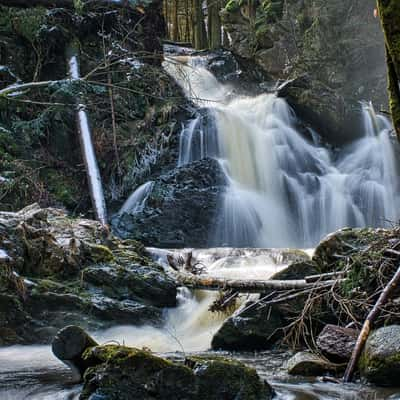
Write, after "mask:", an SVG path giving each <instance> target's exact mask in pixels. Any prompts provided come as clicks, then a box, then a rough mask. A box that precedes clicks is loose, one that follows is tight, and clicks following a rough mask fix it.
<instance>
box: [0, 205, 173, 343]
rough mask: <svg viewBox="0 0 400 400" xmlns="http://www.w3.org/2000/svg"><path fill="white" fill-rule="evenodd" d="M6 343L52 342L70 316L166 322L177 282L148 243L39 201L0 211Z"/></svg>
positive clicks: (95, 325)
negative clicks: (156, 260) (158, 262)
mask: <svg viewBox="0 0 400 400" xmlns="http://www.w3.org/2000/svg"><path fill="white" fill-rule="evenodd" d="M0 249H1V254H2V257H1V258H0V345H1V344H13V343H48V342H49V341H50V339H51V338H52V336H53V335H54V333H55V332H56V331H57V330H58V329H59V328H62V327H63V326H65V325H66V324H79V325H81V326H83V327H84V328H86V329H91V330H97V329H101V328H107V327H110V326H112V325H114V324H132V325H143V324H152V325H157V326H158V325H160V324H161V323H162V322H163V308H164V307H173V306H175V305H176V295H177V289H176V284H175V282H174V281H173V280H172V279H171V278H169V277H168V276H167V275H166V274H165V272H164V271H163V269H162V268H161V267H160V266H158V265H155V264H154V263H153V262H152V261H151V260H150V259H149V258H148V257H147V253H146V252H145V249H144V247H143V245H141V244H140V243H138V242H135V241H132V240H125V241H123V240H120V239H118V238H116V237H114V236H112V235H110V232H109V230H108V229H107V228H106V227H104V226H103V225H101V224H100V223H98V222H96V221H91V220H87V219H81V218H70V217H69V216H68V215H67V214H66V213H65V212H64V211H62V210H57V209H51V208H48V209H42V208H40V207H39V206H38V205H33V206H30V207H27V208H25V209H23V210H21V211H19V212H17V213H12V212H0Z"/></svg>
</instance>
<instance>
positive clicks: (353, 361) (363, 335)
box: [343, 267, 400, 382]
mask: <svg viewBox="0 0 400 400" xmlns="http://www.w3.org/2000/svg"><path fill="white" fill-rule="evenodd" d="M399 282H400V267H399V268H398V269H397V271H396V273H395V274H394V276H393V278H392V279H391V280H390V282H389V283H388V284H387V285H386V286H385V288H384V289H383V291H382V293H381V295H380V296H379V299H378V300H377V302H376V303H375V305H374V307H373V308H372V310H371V311H370V312H369V314H368V316H367V318H366V320H365V322H364V324H363V327H362V329H361V332H360V334H359V336H358V339H357V342H356V345H355V346H354V350H353V354H352V355H351V358H350V361H349V363H348V365H347V368H346V372H345V373H344V376H343V381H344V382H350V381H351V379H352V377H353V374H354V371H355V369H356V366H357V363H358V360H359V358H360V355H361V353H362V351H363V349H364V346H365V342H366V341H367V339H368V336H369V333H370V331H371V329H372V326H373V324H374V322H375V320H376V318H377V317H378V315H379V312H380V310H381V308H382V306H384V305H385V304H386V303H387V301H388V300H389V299H390V297H391V295H392V294H393V291H394V290H395V289H396V288H397V286H398V284H399Z"/></svg>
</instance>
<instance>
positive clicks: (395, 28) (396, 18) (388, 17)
mask: <svg viewBox="0 0 400 400" xmlns="http://www.w3.org/2000/svg"><path fill="white" fill-rule="evenodd" d="M378 8H379V16H380V19H381V22H382V28H383V32H384V34H385V43H386V58H387V65H388V90H389V98H390V112H391V114H392V120H393V125H394V128H395V130H396V133H397V137H398V138H399V140H400V89H399V81H400V2H399V1H398V0H378Z"/></svg>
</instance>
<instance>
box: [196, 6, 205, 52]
mask: <svg viewBox="0 0 400 400" xmlns="http://www.w3.org/2000/svg"><path fill="white" fill-rule="evenodd" d="M193 38H194V47H195V49H197V50H202V49H205V48H206V47H207V36H206V35H205V26H204V14H203V8H202V2H201V0H193Z"/></svg>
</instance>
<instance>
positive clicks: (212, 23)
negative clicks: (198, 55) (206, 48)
mask: <svg viewBox="0 0 400 400" xmlns="http://www.w3.org/2000/svg"><path fill="white" fill-rule="evenodd" d="M207 5H208V38H209V44H210V48H211V49H218V48H220V47H221V18H220V16H219V12H220V2H219V1H218V0H208V1H207Z"/></svg>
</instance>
